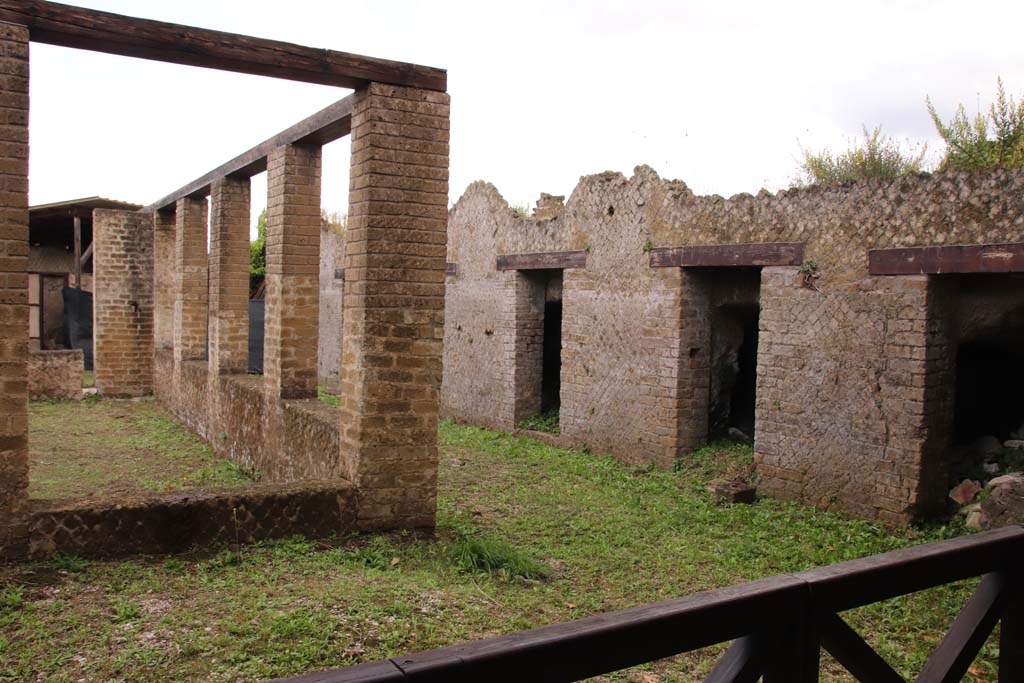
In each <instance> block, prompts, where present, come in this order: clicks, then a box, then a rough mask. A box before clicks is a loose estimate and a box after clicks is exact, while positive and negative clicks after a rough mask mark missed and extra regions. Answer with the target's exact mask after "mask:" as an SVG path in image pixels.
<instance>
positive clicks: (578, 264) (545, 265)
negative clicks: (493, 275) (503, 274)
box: [497, 251, 587, 270]
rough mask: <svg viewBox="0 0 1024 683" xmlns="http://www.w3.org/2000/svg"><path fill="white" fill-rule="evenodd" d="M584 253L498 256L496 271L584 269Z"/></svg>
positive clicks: (585, 254) (568, 252) (565, 252)
mask: <svg viewBox="0 0 1024 683" xmlns="http://www.w3.org/2000/svg"><path fill="white" fill-rule="evenodd" d="M586 267H587V252H585V251H548V252H542V253H539V254H498V258H497V268H498V270H561V269H565V268H586Z"/></svg>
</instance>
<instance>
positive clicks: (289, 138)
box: [0, 0, 352, 213]
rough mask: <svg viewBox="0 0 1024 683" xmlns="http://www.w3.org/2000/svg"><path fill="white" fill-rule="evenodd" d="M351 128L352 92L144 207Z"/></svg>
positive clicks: (199, 192)
mask: <svg viewBox="0 0 1024 683" xmlns="http://www.w3.org/2000/svg"><path fill="white" fill-rule="evenodd" d="M0 2H2V0H0ZM351 127H352V95H349V96H348V97H345V98H343V99H341V100H338V101H337V102H335V103H334V104H332V105H330V106H329V107H326V108H325V109H321V110H320V111H318V112H317V113H315V114H313V115H312V116H310V117H308V118H305V119H303V120H302V121H299V122H298V123H296V124H295V125H294V126H291V127H289V128H287V129H285V130H283V131H281V132H280V133H278V134H277V135H275V136H274V137H272V138H270V139H269V140H265V141H263V142H261V143H260V144H258V145H256V146H255V147H253V148H252V149H249V150H247V151H245V152H242V153H241V154H239V155H238V156H237V157H235V158H234V159H232V160H231V161H229V162H227V163H225V164H221V165H220V166H218V167H217V168H215V169H213V170H212V171H210V172H209V173H207V174H205V175H203V176H200V177H199V178H196V179H195V180H193V181H192V182H191V183H189V184H187V185H185V186H184V187H180V188H178V189H177V190H175V191H174V192H172V193H171V194H169V195H167V196H166V197H163V198H161V199H158V200H157V201H155V202H153V203H152V204H150V205H149V206H147V207H145V208H143V209H142V210H143V211H146V212H147V213H153V212H154V211H160V210H164V209H166V210H170V209H173V208H174V205H175V203H176V202H177V201H178V200H179V199H182V198H184V197H205V196H206V195H208V194H209V193H210V185H211V184H212V183H213V182H214V181H215V180H218V179H220V178H224V177H227V176H243V177H247V178H251V177H252V176H254V175H256V174H257V173H262V172H263V171H265V170H267V155H268V154H270V152H272V151H273V150H274V149H276V148H278V147H280V146H282V145H326V144H327V143H328V142H332V141H333V140H337V139H338V138H342V137H344V136H346V135H348V134H349V131H350V129H351Z"/></svg>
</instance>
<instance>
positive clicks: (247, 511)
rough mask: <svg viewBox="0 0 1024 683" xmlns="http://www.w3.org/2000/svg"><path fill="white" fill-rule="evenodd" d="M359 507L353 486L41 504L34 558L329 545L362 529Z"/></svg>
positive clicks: (35, 514) (267, 487) (35, 518)
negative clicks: (309, 542)
mask: <svg viewBox="0 0 1024 683" xmlns="http://www.w3.org/2000/svg"><path fill="white" fill-rule="evenodd" d="M355 503H356V496H355V491H354V490H353V489H352V487H351V486H349V485H347V484H344V483H339V482H335V481H332V482H302V484H291V485H281V484H253V485H250V486H240V487H235V488H228V489H208V490H201V491H178V492H174V493H152V494H145V495H138V496H133V497H131V498H124V497H116V498H96V499H92V498H89V499H84V500H79V501H60V500H54V501H51V500H39V501H34V502H33V510H32V523H31V529H30V544H29V555H30V556H31V557H33V558H39V559H42V558H47V557H50V556H52V555H53V554H54V553H55V552H61V553H66V554H71V555H78V556H85V557H103V556H118V555H134V554H142V553H145V554H156V553H180V552H186V551H189V550H195V549H197V548H208V547H214V546H218V545H227V544H235V543H251V542H253V541H259V540H264V539H271V538H287V537H289V536H293V535H295V534H302V535H304V536H307V537H309V538H329V537H333V536H338V535H340V534H343V533H346V532H348V531H351V530H352V529H353V528H354V526H355V518H356V506H355Z"/></svg>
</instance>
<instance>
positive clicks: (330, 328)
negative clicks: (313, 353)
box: [317, 221, 345, 390]
mask: <svg viewBox="0 0 1024 683" xmlns="http://www.w3.org/2000/svg"><path fill="white" fill-rule="evenodd" d="M344 256H345V233H338V232H335V231H334V230H333V229H332V228H331V226H330V225H329V224H328V223H327V222H326V221H321V222H320V339H319V341H318V343H317V377H318V379H317V381H318V382H319V383H320V384H321V385H322V386H325V387H328V388H329V389H332V390H337V389H339V388H340V387H341V336H342V325H343V323H344V308H343V305H344V301H343V297H344V284H345V279H344V277H343V273H344V271H343V268H342V261H343V260H344ZM340 276H341V277H340Z"/></svg>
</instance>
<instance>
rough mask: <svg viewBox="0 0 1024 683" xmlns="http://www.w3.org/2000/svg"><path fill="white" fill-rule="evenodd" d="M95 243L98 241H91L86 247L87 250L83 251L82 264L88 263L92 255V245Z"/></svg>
mask: <svg viewBox="0 0 1024 683" xmlns="http://www.w3.org/2000/svg"><path fill="white" fill-rule="evenodd" d="M95 243H96V241H95V240H93V241H92V242H89V246H87V247H86V248H85V251H83V252H82V264H83V265H84V264H86V263H88V262H89V259H90V258H91V257H92V245H93V244H95Z"/></svg>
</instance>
